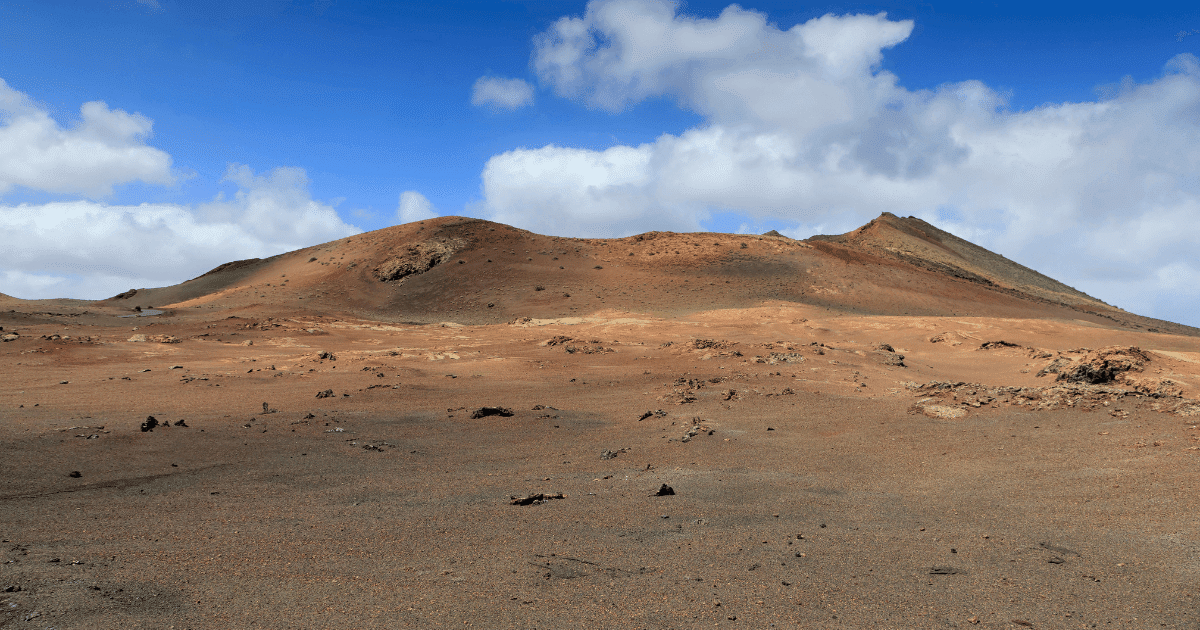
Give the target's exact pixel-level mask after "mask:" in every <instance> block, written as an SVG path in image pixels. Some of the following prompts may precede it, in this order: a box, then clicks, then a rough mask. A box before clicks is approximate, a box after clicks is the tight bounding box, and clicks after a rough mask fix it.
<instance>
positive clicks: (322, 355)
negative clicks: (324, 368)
mask: <svg viewBox="0 0 1200 630" xmlns="http://www.w3.org/2000/svg"><path fill="white" fill-rule="evenodd" d="M325 359H329V360H330V361H337V357H336V356H334V355H333V353H332V352H327V351H322V352H320V353H318V354H317V360H319V361H320V360H325Z"/></svg>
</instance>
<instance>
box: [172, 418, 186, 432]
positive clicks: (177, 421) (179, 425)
mask: <svg viewBox="0 0 1200 630" xmlns="http://www.w3.org/2000/svg"><path fill="white" fill-rule="evenodd" d="M175 426H177V427H183V428H185V429H186V428H187V423H186V422H184V421H183V418H180V419H178V420H176V421H175Z"/></svg>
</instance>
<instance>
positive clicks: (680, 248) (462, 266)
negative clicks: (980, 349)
mask: <svg viewBox="0 0 1200 630" xmlns="http://www.w3.org/2000/svg"><path fill="white" fill-rule="evenodd" d="M770 303H799V304H807V305H811V306H817V307H824V308H828V309H830V310H833V311H841V312H847V313H861V314H874V315H897V316H903V315H924V316H930V315H933V316H939V315H947V316H991V317H1012V318H1054V319H1062V320H1072V319H1079V320H1084V321H1088V322H1092V323H1095V324H1099V325H1103V326H1121V327H1127V328H1132V329H1159V330H1164V331H1166V330H1170V331H1173V332H1181V333H1183V334H1196V333H1197V332H1200V331H1196V329H1193V328H1190V327H1187V326H1180V325H1178V324H1171V323H1169V322H1161V321H1158V320H1152V319H1149V318H1144V317H1140V316H1137V315H1133V314H1130V313H1126V312H1124V311H1121V310H1119V309H1116V308H1113V307H1111V306H1108V305H1106V304H1104V303H1103V302H1101V301H1099V300H1096V299H1095V298H1092V297H1090V296H1088V295H1086V294H1084V293H1082V292H1080V291H1077V290H1075V289H1072V288H1071V287H1068V286H1066V285H1064V284H1062V283H1060V282H1057V281H1055V280H1053V279H1051V278H1048V277H1046V276H1044V275H1042V274H1039V273H1037V272H1036V271H1033V270H1031V269H1028V268H1026V267H1023V266H1021V265H1019V264H1017V263H1015V262H1013V261H1010V260H1008V259H1006V258H1004V257H1002V256H999V255H996V254H994V253H992V252H989V251H988V250H986V249H984V248H981V247H978V246H976V245H974V244H972V243H969V242H967V241H965V240H963V239H960V238H958V237H955V236H953V235H951V234H949V233H947V232H944V231H942V230H939V229H938V228H936V227H934V226H932V225H929V224H928V223H925V222H924V221H920V220H919V219H915V218H911V217H910V218H907V219H902V218H899V217H896V216H894V215H891V214H887V213H885V214H883V215H882V216H880V217H879V218H877V219H875V220H873V221H871V222H870V223H868V224H867V225H865V226H863V227H861V228H859V229H857V230H854V231H852V232H849V233H847V234H842V235H838V236H817V237H813V238H811V239H808V240H806V241H796V240H793V239H789V238H786V237H783V236H778V235H761V236H754V235H738V234H714V233H686V234H678V233H671V232H648V233H645V234H640V235H636V236H631V237H626V238H620V239H573V238H562V237H552V236H543V235H539V234H535V233H533V232H529V231H526V230H520V229H517V228H513V227H510V226H507V225H502V224H498V223H492V222H489V221H484V220H479V219H471V218H464V217H440V218H437V219H432V220H428V221H421V222H417V223H410V224H406V225H399V226H394V227H390V228H385V229H382V230H376V231H374V232H369V233H366V234H360V235H357V236H352V237H348V238H345V239H341V240H338V241H332V242H329V243H324V244H321V245H316V246H313V247H308V248H305V249H302V250H297V251H294V252H289V253H286V254H282V255H279V256H275V257H272V258H268V259H263V260H257V259H255V260H249V261H238V262H235V263H228V264H226V265H222V266H221V267H218V268H216V269H214V270H212V271H210V272H209V273H207V274H204V275H203V276H200V277H198V278H195V279H192V280H189V281H187V282H184V283H182V284H179V285H176V286H173V287H164V288H160V289H144V290H138V291H136V292H133V293H126V294H122V295H120V296H117V297H115V298H111V299H110V300H107V301H105V302H104V304H106V305H109V306H117V307H120V308H125V309H132V308H133V307H135V306H138V307H141V308H147V307H149V306H157V307H162V306H168V307H171V308H173V309H188V308H195V309H204V310H212V309H218V310H228V311H230V312H231V313H233V312H240V311H247V312H248V311H270V312H279V313H291V312H317V313H346V314H352V315H356V316H361V317H366V318H371V319H378V320H383V321H396V322H437V321H444V320H452V321H456V322H461V323H478V324H484V323H498V322H505V321H510V320H512V319H514V318H519V317H531V318H561V317H571V316H583V315H588V314H590V313H594V312H597V311H601V310H617V311H624V312H631V313H647V314H654V315H660V316H678V315H686V314H688V313H695V312H700V311H705V310H712V309H717V308H745V307H750V306H757V305H761V304H770Z"/></svg>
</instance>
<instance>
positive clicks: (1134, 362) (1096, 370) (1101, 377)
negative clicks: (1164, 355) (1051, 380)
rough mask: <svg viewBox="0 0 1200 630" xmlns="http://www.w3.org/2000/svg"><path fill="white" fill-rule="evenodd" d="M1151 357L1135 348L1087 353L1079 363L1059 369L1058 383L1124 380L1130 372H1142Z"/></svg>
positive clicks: (1062, 366) (1101, 349)
mask: <svg viewBox="0 0 1200 630" xmlns="http://www.w3.org/2000/svg"><path fill="white" fill-rule="evenodd" d="M1149 362H1150V355H1149V354H1147V353H1146V352H1143V351H1142V349H1141V348H1137V347H1134V346H1129V347H1122V346H1109V347H1107V348H1100V349H1098V350H1092V351H1090V352H1087V353H1086V354H1084V355H1083V356H1082V357H1080V358H1079V359H1078V360H1077V361H1074V362H1072V363H1071V364H1069V365H1060V366H1059V367H1058V378H1057V379H1056V380H1058V381H1066V382H1068V383H1087V384H1090V385H1103V384H1105V383H1112V382H1114V381H1118V380H1124V378H1125V377H1126V376H1127V374H1128V373H1129V372H1141V371H1142V370H1143V369H1144V368H1145V366H1146V364H1147V363H1149Z"/></svg>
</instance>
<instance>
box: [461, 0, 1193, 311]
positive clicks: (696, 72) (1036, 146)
mask: <svg viewBox="0 0 1200 630" xmlns="http://www.w3.org/2000/svg"><path fill="white" fill-rule="evenodd" d="M677 8H678V5H676V4H674V3H671V2H663V1H658V0H607V1H606V0H598V1H594V2H591V3H589V5H588V8H587V11H586V13H585V15H584V16H583V17H582V18H570V17H567V18H562V19H560V20H558V21H557V22H555V23H554V24H553V25H552V26H551V27H550V29H549V30H548V31H547V32H546V33H544V34H542V35H540V36H538V37H536V38H535V40H534V44H535V50H534V54H533V65H534V68H535V69H536V71H537V73H538V75H539V78H540V79H541V80H542V81H543V82H545V83H546V84H548V85H549V86H550V87H552V88H553V89H554V90H555V91H556V92H557V93H558V94H560V95H563V96H567V97H571V98H576V99H579V100H581V101H583V102H584V103H586V104H588V105H590V106H593V107H599V108H602V109H605V110H608V111H612V112H619V111H622V110H624V109H625V108H627V107H629V106H631V105H633V104H636V103H637V102H640V101H642V100H645V99H648V98H655V97H671V98H675V99H676V100H677V101H678V102H679V103H680V104H681V106H683V107H687V108H689V109H692V110H694V111H696V112H698V113H700V114H701V115H702V116H703V117H704V122H703V123H702V124H701V125H700V126H697V127H695V128H693V129H689V130H687V131H685V132H683V133H681V134H678V135H672V134H664V135H662V136H660V137H659V138H658V139H656V140H655V141H654V142H652V143H648V144H644V145H641V146H637V147H630V146H615V147H612V148H609V149H607V150H604V151H593V150H587V149H575V148H568V147H560V146H553V145H551V146H546V147H542V148H534V149H516V150H513V151H509V152H506V153H502V154H500V155H496V156H494V157H493V158H491V160H489V161H488V163H487V165H486V167H485V169H484V171H483V176H482V178H483V182H482V183H483V193H484V200H483V202H482V204H481V206H482V208H483V212H484V213H485V214H488V215H489V216H490V218H495V219H497V220H501V221H504V222H507V223H511V224H514V225H517V226H520V227H524V228H528V229H532V230H537V231H549V232H553V233H558V234H571V235H590V236H616V235H624V234H630V233H634V232H638V231H642V230H648V229H676V230H679V229H696V228H697V227H698V225H699V224H700V223H702V222H704V221H705V220H706V219H707V217H708V216H709V215H710V213H715V212H734V213H740V214H745V215H749V216H750V217H753V218H755V219H756V220H761V219H772V220H775V221H777V222H785V223H792V224H794V225H796V226H797V227H796V229H795V230H794V231H795V232H801V231H806V230H807V227H808V226H819V225H826V226H829V225H831V224H833V223H836V224H838V225H842V224H847V225H846V227H849V225H850V224H849V223H848V222H858V223H861V222H865V221H866V220H868V219H870V218H873V217H874V216H877V215H878V214H879V213H880V212H883V211H889V212H894V213H896V214H900V215H909V214H911V215H917V216H921V217H923V218H925V219H927V220H930V221H932V222H934V223H936V224H938V225H942V226H944V227H946V228H947V229H950V230H951V231H954V232H955V233H957V234H960V235H961V236H963V237H965V238H971V239H974V240H976V241H977V242H979V243H980V244H982V245H984V246H987V247H990V248H992V249H994V250H996V251H999V252H1000V253H1002V254H1005V255H1007V256H1009V257H1010V258H1014V259H1016V260H1018V261H1019V262H1021V263H1023V264H1026V265H1028V266H1031V267H1034V268H1036V269H1038V270H1039V271H1042V272H1044V273H1047V274H1049V275H1051V276H1054V277H1056V278H1058V279H1060V280H1063V281H1064V282H1066V283H1068V284H1072V285H1075V286H1076V287H1077V288H1080V289H1082V290H1084V291H1088V292H1091V293H1093V294H1094V295H1096V296H1097V297H1100V298H1102V299H1107V300H1108V301H1111V302H1114V303H1117V304H1118V305H1120V306H1124V307H1127V308H1131V309H1132V310H1135V311H1138V310H1139V309H1142V305H1145V304H1150V305H1153V304H1163V305H1164V306H1161V307H1157V306H1150V307H1149V308H1150V309H1151V310H1149V311H1146V314H1151V315H1156V316H1163V317H1171V318H1174V319H1176V320H1187V321H1190V322H1191V323H1193V324H1197V325H1200V321H1197V319H1196V315H1195V314H1194V313H1195V312H1196V311H1197V310H1198V309H1197V308H1196V307H1197V306H1200V304H1198V303H1197V302H1198V301H1200V292H1198V291H1197V290H1196V289H1191V288H1190V287H1193V286H1195V285H1194V284H1189V282H1188V281H1187V279H1188V278H1195V274H1196V273H1197V271H1196V269H1195V268H1193V267H1191V266H1188V267H1187V268H1180V267H1179V266H1178V265H1179V261H1181V260H1185V261H1190V260H1192V259H1194V256H1195V255H1194V252H1195V251H1200V231H1197V230H1192V229H1179V227H1180V226H1196V225H1200V178H1198V177H1197V175H1196V173H1200V118H1198V117H1197V115H1196V112H1198V111H1200V63H1198V62H1197V59H1196V58H1195V57H1194V56H1192V55H1188V54H1183V55H1179V56H1177V57H1175V58H1174V59H1172V60H1170V61H1169V62H1168V63H1167V64H1166V66H1165V68H1164V72H1163V75H1162V76H1161V77H1160V78H1158V79H1156V80H1154V81H1151V82H1149V83H1146V84H1141V85H1138V84H1134V83H1133V82H1131V81H1126V82H1124V84H1123V87H1122V88H1121V89H1120V90H1119V91H1115V92H1113V93H1112V94H1111V95H1109V96H1108V97H1106V98H1103V99H1100V100H1097V101H1094V102H1082V103H1061V104H1047V105H1044V106H1042V107H1039V108H1036V109H1033V110H1030V111H1024V112H1022V111H1011V110H1008V109H1007V108H1006V103H1005V100H1004V98H1003V97H1002V96H1001V95H1000V94H998V93H996V92H995V91H994V90H992V89H991V88H989V87H988V86H986V85H984V84H982V83H980V82H978V81H965V82H961V83H948V84H945V85H942V86H940V87H938V88H937V89H935V90H919V91H914V90H908V89H906V88H904V87H902V86H901V85H900V83H899V79H898V78H897V77H896V76H894V75H892V74H891V73H889V72H886V71H881V70H880V69H879V63H880V61H881V59H882V56H883V54H884V53H885V51H886V50H887V49H888V48H890V47H892V46H895V45H897V44H899V43H901V42H903V41H904V40H905V39H906V38H907V37H908V36H909V34H910V33H911V32H912V28H913V24H912V23H911V22H909V21H892V20H889V19H887V17H886V15H884V14H878V15H848V16H833V15H826V16H823V17H820V18H816V19H813V20H810V21H808V22H806V23H803V24H799V25H796V26H795V27H793V28H791V29H788V30H786V31H785V30H780V29H779V28H778V27H777V26H776V25H774V24H771V23H769V22H768V21H767V18H766V16H765V15H763V14H761V13H756V12H753V11H747V10H743V9H741V8H739V7H737V6H736V5H735V6H730V7H729V8H727V9H725V10H724V11H723V12H722V13H721V14H720V15H719V16H718V17H717V18H714V19H694V18H691V17H687V16H683V15H679V14H677V13H676V11H677ZM1188 264H1189V265H1190V263H1188ZM1181 278H1182V279H1183V280H1180V279H1181ZM1184 293H1186V294H1188V295H1190V296H1191V297H1189V298H1187V300H1184V301H1183V302H1181V301H1180V300H1179V299H1178V298H1179V296H1181V295H1182V294H1184ZM1167 294H1170V295H1172V296H1174V297H1172V298H1171V299H1170V300H1167V299H1159V298H1161V297H1162V296H1163V295H1167ZM1168 303H1170V304H1175V306H1166V304H1168ZM1184 303H1186V304H1189V305H1190V307H1189V308H1190V310H1186V309H1184V307H1182V306H1179V304H1184ZM1142 310H1144V309H1142ZM1185 311H1186V312H1185Z"/></svg>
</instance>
